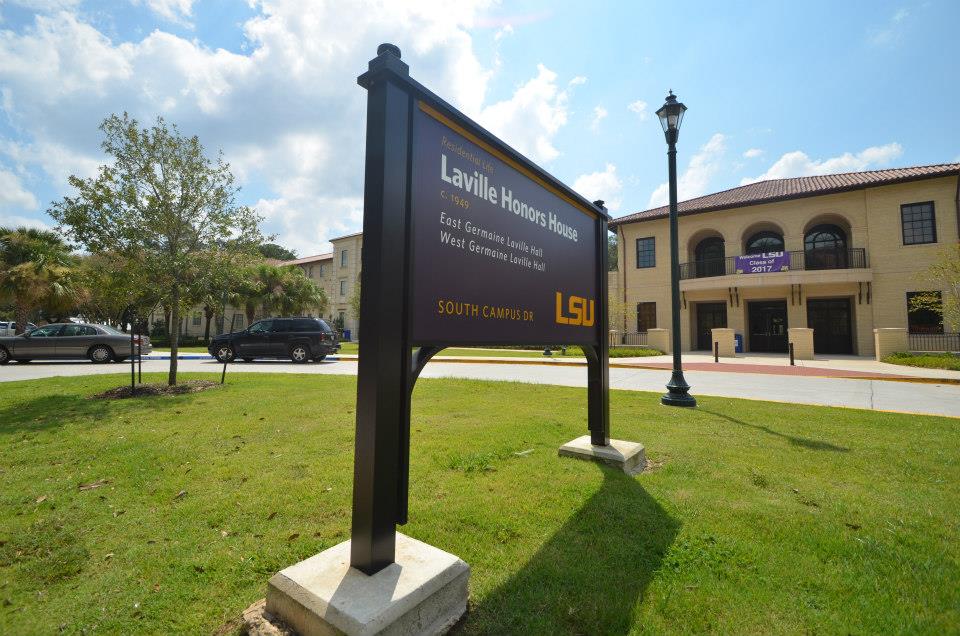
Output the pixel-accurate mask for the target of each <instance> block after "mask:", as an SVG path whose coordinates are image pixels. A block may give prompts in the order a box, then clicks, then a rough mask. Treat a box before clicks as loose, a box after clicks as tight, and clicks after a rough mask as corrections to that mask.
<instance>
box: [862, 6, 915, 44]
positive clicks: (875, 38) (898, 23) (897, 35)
mask: <svg viewBox="0 0 960 636" xmlns="http://www.w3.org/2000/svg"><path fill="white" fill-rule="evenodd" d="M908 17H910V11H909V10H908V9H905V8H901V9H898V10H897V11H896V13H894V14H893V16H891V17H890V19H889V20H888V21H887V22H886V23H885V24H884V25H883V26H880V27H872V28H870V29H869V30H868V31H867V42H869V43H870V44H872V45H873V46H879V47H883V46H893V45H895V44H897V43H899V42H900V40H901V39H902V38H903V29H904V27H905V24H906V23H905V21H906V19H907V18H908Z"/></svg>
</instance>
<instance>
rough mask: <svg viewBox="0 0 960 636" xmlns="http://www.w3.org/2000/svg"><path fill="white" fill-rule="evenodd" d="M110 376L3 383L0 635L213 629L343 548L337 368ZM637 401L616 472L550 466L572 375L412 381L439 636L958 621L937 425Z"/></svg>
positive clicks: (345, 403)
mask: <svg viewBox="0 0 960 636" xmlns="http://www.w3.org/2000/svg"><path fill="white" fill-rule="evenodd" d="M159 377H160V376H159V375H157V376H152V377H151V378H150V379H151V380H155V379H159ZM185 377H200V376H198V375H185ZM122 382H123V377H122V376H86V377H80V378H51V379H46V380H42V381H27V382H11V383H4V384H3V385H2V387H0V626H2V628H0V632H3V633H9V634H18V635H29V634H51V633H65V634H79V633H84V632H87V633H90V632H96V633H106V634H126V633H190V634H201V633H206V634H209V633H212V632H213V631H214V630H216V629H217V628H218V626H220V625H223V624H225V623H228V622H230V621H232V620H235V619H236V618H237V617H238V615H239V613H240V612H241V611H242V610H243V609H244V608H245V607H246V606H247V605H249V604H250V603H251V602H253V601H255V600H256V599H258V598H261V597H262V596H263V594H264V590H265V583H266V581H267V579H268V578H269V577H270V576H271V575H272V574H273V573H274V572H276V571H277V570H279V569H281V568H283V567H285V566H287V565H290V564H292V563H295V562H297V561H299V560H301V559H304V558H306V557H308V556H310V555H312V554H315V553H317V552H319V551H321V550H323V549H325V548H327V547H330V546H332V545H335V544H336V543H338V542H340V541H343V540H344V539H346V538H347V537H348V533H349V527H350V493H351V480H352V460H353V418H354V400H355V396H356V388H355V387H356V384H355V379H354V378H352V377H346V376H344V377H341V376H316V375H282V374H277V375H267V374H234V375H232V376H228V384H227V385H226V386H225V387H223V388H218V389H215V390H212V391H208V392H204V393H199V394H192V395H183V396H175V397H165V398H137V399H133V400H123V401H112V402H106V401H100V400H90V399H88V397H87V396H89V395H91V394H93V393H96V392H99V391H102V390H104V389H107V388H110V387H112V386H116V385H118V384H121V383H122ZM658 397H659V396H657V395H654V394H646V393H632V392H621V391H614V392H612V393H611V414H612V426H613V435H614V436H615V437H617V438H621V439H629V440H638V441H642V442H643V443H644V444H645V445H646V447H647V452H648V455H649V457H650V458H651V459H652V460H654V461H655V462H658V463H662V465H661V466H660V467H659V468H657V469H656V470H654V471H653V472H650V473H647V474H643V475H640V476H638V477H636V478H630V477H627V476H625V475H623V474H622V473H618V472H616V471H615V470H612V469H607V468H601V467H599V466H597V465H595V464H592V463H589V462H584V461H578V460H573V459H568V458H558V457H557V447H558V446H560V445H561V444H562V443H564V442H566V441H568V440H570V439H572V438H574V437H576V436H579V435H581V434H583V433H585V421H586V406H587V405H586V392H585V391H584V390H582V389H574V388H564V387H550V386H537V385H525V384H519V383H486V382H477V381H466V380H431V379H422V380H420V381H419V382H418V383H417V389H416V391H415V394H414V398H413V426H412V428H413V430H412V442H413V443H412V449H413V451H412V458H411V480H410V482H411V500H410V501H411V509H410V520H411V521H410V523H409V524H408V525H407V526H405V527H404V528H403V531H404V532H406V533H408V534H410V535H412V536H414V537H417V538H419V539H421V540H423V541H426V542H428V543H430V544H433V545H436V546H438V547H440V548H443V549H445V550H448V551H450V552H452V553H454V554H457V555H458V556H460V557H462V558H463V559H464V560H466V561H467V562H468V563H469V564H470V566H471V568H472V575H471V580H470V594H471V602H470V614H469V616H468V618H467V620H466V621H465V623H464V624H463V626H462V627H461V628H460V633H462V634H471V635H472V634H647V633H649V634H663V633H668V634H669V633H675V634H686V633H698V632H699V633H702V632H715V633H723V634H733V633H737V634H743V633H765V634H766V633H783V634H796V633H828V634H829V633H858V634H877V633H929V634H942V633H950V632H953V633H955V632H957V631H958V629H960V545H958V538H957V537H958V536H960V527H958V525H960V517H958V514H957V511H958V510H960V490H958V489H957V487H956V484H957V483H958V482H960V462H958V460H960V435H958V430H957V429H958V426H960V423H958V421H957V420H953V419H947V418H933V417H921V416H914V415H898V414H893V413H879V412H868V411H857V410H848V409H830V408H821V407H809V406H796V405H787V404H772V403H763V402H752V401H741V400H733V399H721V398H710V397H700V396H698V401H699V403H700V406H699V408H697V409H696V410H693V411H690V410H684V409H670V408H667V407H663V406H660V405H659V404H658ZM531 449H532V450H531ZM524 451H531V452H524ZM517 453H521V454H519V455H518V454H517ZM100 480H106V481H105V482H101V483H104V485H103V486H102V487H99V488H93V489H88V490H80V489H79V488H78V486H79V485H80V484H91V483H96V482H98V481H100ZM181 492H182V493H184V494H180V495H179V496H178V494H179V493H181Z"/></svg>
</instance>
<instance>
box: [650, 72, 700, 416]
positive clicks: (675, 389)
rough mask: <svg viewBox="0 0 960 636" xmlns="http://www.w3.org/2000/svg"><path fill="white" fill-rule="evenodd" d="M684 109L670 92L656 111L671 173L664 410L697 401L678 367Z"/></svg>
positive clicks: (693, 403) (692, 403) (662, 398)
mask: <svg viewBox="0 0 960 636" xmlns="http://www.w3.org/2000/svg"><path fill="white" fill-rule="evenodd" d="M686 111H687V107H686V106H684V105H683V104H682V103H681V102H678V101H677V96H676V95H674V94H673V91H670V94H669V95H667V101H666V102H665V103H664V104H663V106H661V107H660V110H658V111H657V117H659V118H660V124H661V125H662V126H663V134H664V136H666V138H667V158H668V163H669V169H670V295H671V301H672V304H671V307H670V317H671V320H672V332H673V333H672V334H671V335H672V336H673V375H671V376H670V382H668V383H667V391H668V393H667V394H666V395H664V396H663V397H661V398H660V402H661V403H662V404H666V405H667V406H696V405H697V401H696V400H695V399H694V397H693V396H692V395H690V385H689V384H687V381H686V380H684V379H683V367H682V366H681V364H680V254H679V249H678V247H677V243H678V238H677V138H678V137H679V136H680V123H681V122H682V121H683V114H684V113H685V112H686Z"/></svg>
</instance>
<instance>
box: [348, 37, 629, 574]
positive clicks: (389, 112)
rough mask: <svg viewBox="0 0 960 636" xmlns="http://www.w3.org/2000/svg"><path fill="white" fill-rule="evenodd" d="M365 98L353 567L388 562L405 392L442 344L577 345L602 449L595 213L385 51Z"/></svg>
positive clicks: (601, 301)
mask: <svg viewBox="0 0 960 636" xmlns="http://www.w3.org/2000/svg"><path fill="white" fill-rule="evenodd" d="M357 82H358V83H359V84H360V85H361V86H363V87H364V88H366V89H367V91H368V93H367V140H366V166H365V176H364V208H363V256H362V263H361V267H362V269H361V294H360V322H361V323H362V324H363V338H361V340H360V351H359V360H358V372H357V428H356V451H355V456H354V480H353V528H352V531H351V544H350V564H351V565H352V566H353V567H355V568H357V569H359V570H361V571H363V572H365V573H367V574H373V573H375V572H378V571H379V570H381V569H383V568H384V567H386V566H388V565H390V564H391V563H393V562H394V556H395V554H394V552H395V539H396V524H398V523H400V524H402V523H406V520H407V497H408V490H409V489H408V482H409V455H410V394H411V392H412V391H413V387H414V383H415V382H416V380H417V376H418V375H419V374H420V371H421V370H422V369H423V367H424V365H426V363H427V361H428V360H429V359H430V358H431V357H432V356H433V355H434V354H436V353H437V352H438V351H440V350H442V349H443V348H444V347H448V346H451V345H472V344H473V345H476V344H501V345H518V344H530V345H544V344H557V345H563V344H576V345H580V346H581V347H582V348H583V351H584V354H585V356H586V358H587V398H588V404H587V414H588V428H589V430H590V436H591V442H592V443H593V444H595V445H601V446H605V445H607V444H609V440H610V435H609V430H610V427H609V419H610V418H609V397H608V395H609V371H608V316H607V220H608V217H607V214H606V210H605V209H604V208H603V206H602V202H595V203H591V202H589V201H587V200H586V199H584V198H583V197H581V196H580V195H578V194H577V193H576V192H574V191H573V190H571V189H570V188H569V187H567V186H566V185H564V184H563V183H561V182H560V181H558V180H557V179H555V178H554V177H553V176H551V175H550V174H548V173H547V172H546V171H545V170H543V169H542V168H540V167H539V166H537V165H536V164H534V163H533V162H531V161H530V160H528V159H527V158H525V157H524V156H523V155H521V154H520V153H518V152H517V151H516V150H514V149H513V148H511V147H510V146H508V145H507V144H505V143H504V142H502V141H500V140H499V139H497V138H496V137H495V136H494V135H492V134H490V133H489V132H488V131H486V130H484V129H483V127H481V126H479V125H478V124H476V123H475V122H473V121H472V120H470V119H469V118H468V117H466V116H465V115H463V114H462V113H460V112H459V111H458V110H457V109H455V108H453V107H452V106H450V105H449V104H447V103H446V102H445V101H443V100H442V99H440V98H439V97H438V96H437V95H435V94H434V93H432V92H431V91H429V90H427V89H426V88H424V87H423V86H422V85H421V84H419V83H418V82H416V81H415V80H413V79H411V78H410V74H409V67H408V66H407V65H406V64H405V63H404V62H402V61H401V60H400V50H399V49H398V48H397V47H395V46H393V45H391V44H382V45H380V47H379V48H378V49H377V57H376V58H374V59H373V60H371V61H370V67H369V70H368V71H367V72H366V73H364V74H363V75H361V76H360V77H359V78H357Z"/></svg>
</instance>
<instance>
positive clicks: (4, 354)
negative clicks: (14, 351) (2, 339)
mask: <svg viewBox="0 0 960 636" xmlns="http://www.w3.org/2000/svg"><path fill="white" fill-rule="evenodd" d="M8 362H10V352H9V351H7V350H6V349H5V348H3V347H0V364H6V363H8Z"/></svg>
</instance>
